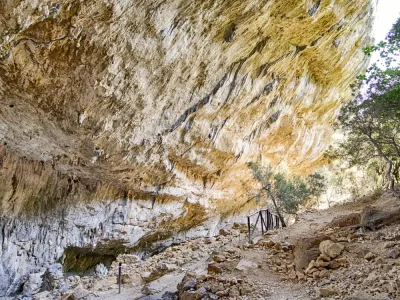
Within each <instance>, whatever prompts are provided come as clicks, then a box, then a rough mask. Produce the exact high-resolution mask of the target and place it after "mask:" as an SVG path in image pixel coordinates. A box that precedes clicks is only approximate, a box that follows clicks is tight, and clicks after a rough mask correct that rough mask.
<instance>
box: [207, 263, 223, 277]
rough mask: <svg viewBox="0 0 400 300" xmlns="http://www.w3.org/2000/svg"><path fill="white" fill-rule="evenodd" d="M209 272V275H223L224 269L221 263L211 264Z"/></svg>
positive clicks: (208, 268)
mask: <svg viewBox="0 0 400 300" xmlns="http://www.w3.org/2000/svg"><path fill="white" fill-rule="evenodd" d="M207 271H208V273H209V274H210V273H215V274H218V273H222V271H223V267H222V265H221V264H220V263H211V264H208V267H207Z"/></svg>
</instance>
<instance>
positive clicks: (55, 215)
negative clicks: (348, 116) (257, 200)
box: [0, 0, 371, 295]
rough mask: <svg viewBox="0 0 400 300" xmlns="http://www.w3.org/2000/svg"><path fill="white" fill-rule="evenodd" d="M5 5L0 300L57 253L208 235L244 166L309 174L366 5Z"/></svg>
mask: <svg viewBox="0 0 400 300" xmlns="http://www.w3.org/2000/svg"><path fill="white" fill-rule="evenodd" d="M3 2H4V3H2V5H1V7H0V105H1V109H0V141H1V146H0V216H1V217H0V228H1V236H0V243H1V245H2V247H1V248H0V251H1V252H0V256H1V264H0V278H1V280H0V295H2V293H4V292H5V291H7V293H12V292H13V291H15V290H16V289H18V288H19V286H20V285H21V280H22V279H21V278H23V276H27V275H28V273H31V272H33V271H35V272H36V271H37V270H35V268H36V269H37V268H40V267H42V266H43V265H45V264H48V263H52V262H54V261H56V260H59V259H62V255H63V253H64V249H65V248H66V247H83V248H85V247H86V248H87V247H90V248H94V249H97V248H98V249H103V250H102V251H99V255H103V256H104V255H112V254H113V253H114V252H115V251H114V250H115V248H118V246H119V245H120V244H123V245H124V247H126V244H128V246H129V247H136V246H140V247H144V246H146V245H151V244H152V243H153V242H154V241H157V240H163V239H168V238H169V237H171V236H173V235H174V234H176V233H180V234H181V235H182V236H183V235H184V233H185V232H187V231H190V230H193V228H195V227H198V226H199V225H201V224H203V223H204V222H209V223H207V224H208V225H207V227H206V228H200V230H199V231H197V232H198V233H197V234H199V235H200V234H206V233H210V232H212V231H213V230H214V229H215V228H216V224H217V223H218V220H219V216H220V215H225V216H226V215H229V214H232V213H234V212H237V211H238V210H239V208H240V210H246V209H248V208H249V205H251V204H248V203H247V200H248V199H247V196H246V195H247V194H246V190H248V188H249V187H253V186H254V182H253V181H252V180H251V174H250V172H249V171H248V169H247V167H246V166H245V163H246V162H249V161H255V160H258V159H259V157H262V158H263V161H262V163H264V164H271V165H273V166H278V167H282V168H287V169H288V170H289V171H291V172H294V173H296V172H307V171H309V170H312V169H313V168H314V167H315V166H318V165H320V164H321V163H322V162H323V157H322V153H323V151H324V150H325V149H326V147H327V146H328V143H329V139H330V134H331V124H332V122H333V121H334V119H335V116H336V114H337V111H338V109H339V107H340V105H341V103H342V102H343V101H344V100H345V99H346V98H347V97H348V96H349V93H350V91H349V84H350V83H351V82H352V80H353V79H354V78H355V76H356V75H357V74H358V73H359V72H360V71H361V70H363V68H365V66H366V61H365V60H364V56H363V53H362V51H361V48H362V47H363V46H365V45H367V44H369V43H370V41H369V36H368V33H369V31H370V24H371V5H370V2H369V1H368V0H356V1H351V2H346V1H330V0H324V1H312V0H305V1H300V0H289V1H284V3H282V2H281V1H268V0H261V1H248V0H246V1H233V0H232V1H212V2H207V1H206V2H204V1H197V0H189V1H186V0H185V1H183V0H176V1H173V2H168V3H167V2H163V1H153V2H146V1H145V2H140V3H132V2H129V1H116V0H110V1H94V2H93V1H86V0H81V1H72V0H64V1H54V0H51V1H50V0H44V1H28V0H5V1H3ZM207 220H208V221H207ZM210 220H211V221H210ZM212 220H213V221H212ZM160 224H161V225H162V228H164V229H163V230H162V231H157V228H159V227H158V226H159V225H160ZM211 224H212V226H211ZM165 228H167V230H165ZM150 230H152V231H151V232H153V233H151V232H150ZM113 240H114V241H118V242H117V246H115V245H110V244H108V246H104V244H107V243H109V242H110V241H113ZM99 245H100V246H99ZM101 245H103V246H101ZM104 249H108V250H104ZM117 252H118V251H117ZM65 259H67V260H68V257H65ZM99 262H100V261H99Z"/></svg>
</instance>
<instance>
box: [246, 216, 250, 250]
mask: <svg viewBox="0 0 400 300" xmlns="http://www.w3.org/2000/svg"><path fill="white" fill-rule="evenodd" d="M247 230H248V231H249V244H250V243H251V228H250V217H249V216H247Z"/></svg>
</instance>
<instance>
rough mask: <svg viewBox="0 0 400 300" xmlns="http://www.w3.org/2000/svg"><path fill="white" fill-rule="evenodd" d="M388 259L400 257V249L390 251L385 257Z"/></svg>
mask: <svg viewBox="0 0 400 300" xmlns="http://www.w3.org/2000/svg"><path fill="white" fill-rule="evenodd" d="M386 256H387V257H388V258H393V259H397V258H399V257H400V248H393V249H391V250H390V251H389V252H388V253H387V255H386Z"/></svg>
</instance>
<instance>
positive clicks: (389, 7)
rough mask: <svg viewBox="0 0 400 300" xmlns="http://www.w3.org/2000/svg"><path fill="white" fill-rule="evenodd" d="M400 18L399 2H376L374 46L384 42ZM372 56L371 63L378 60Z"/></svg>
mask: <svg viewBox="0 0 400 300" xmlns="http://www.w3.org/2000/svg"><path fill="white" fill-rule="evenodd" d="M399 17H400V0H377V7H376V11H375V20H374V25H373V33H374V38H375V44H376V43H378V42H380V41H382V40H384V39H385V37H386V35H387V34H388V32H389V30H390V29H391V28H392V25H393V24H394V22H395V21H396V20H397V19H398V18H399ZM378 57H379V55H378V56H374V55H373V56H372V59H371V60H372V61H371V63H372V62H375V61H376V60H377V59H378Z"/></svg>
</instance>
